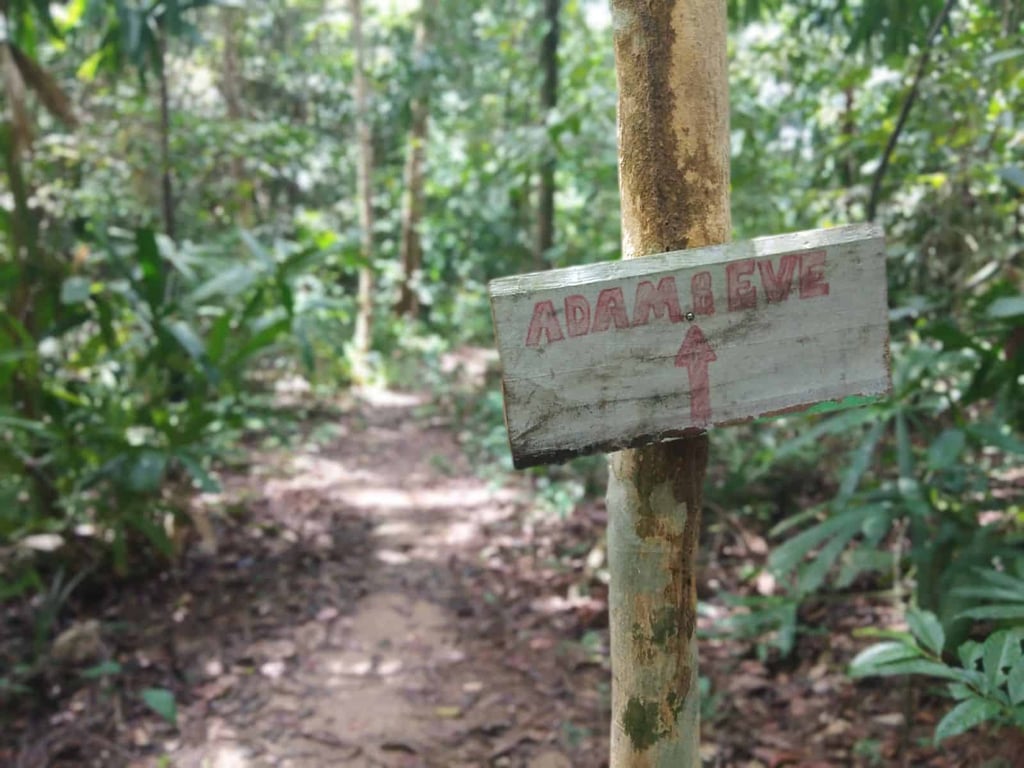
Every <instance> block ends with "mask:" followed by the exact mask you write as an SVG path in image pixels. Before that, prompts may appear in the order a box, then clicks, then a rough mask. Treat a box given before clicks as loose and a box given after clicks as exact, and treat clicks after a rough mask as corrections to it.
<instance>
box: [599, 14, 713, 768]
mask: <svg viewBox="0 0 1024 768" xmlns="http://www.w3.org/2000/svg"><path fill="white" fill-rule="evenodd" d="M612 23H613V29H614V37H615V65H616V72H617V78H618V88H619V100H618V125H619V129H618V130H619V187H620V194H621V199H622V244H623V256H624V258H635V257H639V256H645V255H648V254H652V253H658V252H662V251H671V250H676V249H680V248H695V247H699V246H703V245H712V244H716V243H723V242H726V241H727V240H728V239H729V236H730V229H731V227H730V219H729V105H728V101H729V97H728V77H727V62H726V34H727V20H726V4H725V2H724V0H717V1H715V2H710V1H709V0H675V1H674V2H672V1H665V2H654V3H652V2H646V1H644V0H613V2H612ZM707 453H708V442H707V435H706V434H704V433H701V434H695V435H693V436H692V437H687V438H684V439H681V440H676V441H672V442H667V443H661V444H658V445H654V446H651V447H647V448H640V449H635V450H628V451H621V452H619V453H616V454H613V455H612V456H611V457H610V460H609V463H610V472H609V480H608V511H609V528H608V552H609V566H610V569H611V597H610V613H611V619H610V620H611V636H612V639H611V645H612V648H611V655H612V676H613V683H612V739H611V766H612V768H625V767H626V766H661V767H667V766H672V768H691V766H698V765H699V764H700V757H699V744H700V739H699V729H700V717H699V692H698V691H699V687H698V684H697V680H698V677H697V650H696V644H695V631H696V589H695V563H696V551H697V542H698V538H699V532H700V507H701V488H702V485H703V481H704V473H705V469H706V466H707Z"/></svg>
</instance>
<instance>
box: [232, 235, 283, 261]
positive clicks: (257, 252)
mask: <svg viewBox="0 0 1024 768" xmlns="http://www.w3.org/2000/svg"><path fill="white" fill-rule="evenodd" d="M238 234H239V236H240V237H241V238H242V242H243V243H245V247H246V248H248V249H249V252H250V253H251V254H252V255H253V256H255V257H256V258H257V259H259V260H260V261H261V262H263V264H265V265H266V266H272V265H273V264H274V257H273V256H272V255H271V254H270V253H269V252H268V251H267V249H266V248H264V247H263V246H262V245H260V242H259V240H257V239H256V238H255V237H254V236H253V234H252V232H249V231H248V230H247V229H241V230H239V231H238Z"/></svg>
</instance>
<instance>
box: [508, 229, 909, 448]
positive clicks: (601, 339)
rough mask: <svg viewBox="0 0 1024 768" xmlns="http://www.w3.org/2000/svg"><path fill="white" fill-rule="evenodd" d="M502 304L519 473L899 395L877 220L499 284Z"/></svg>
mask: <svg viewBox="0 0 1024 768" xmlns="http://www.w3.org/2000/svg"><path fill="white" fill-rule="evenodd" d="M490 295H491V309H492V312H493V315H494V329H495V334H496V336H497V341H498V351H499V353H500V356H501V362H502V369H503V370H502V387H503V389H504V395H505V422H506V425H507V426H508V435H509V443H510V445H511V448H512V458H513V461H514V463H515V466H516V467H519V468H522V467H528V466H533V465H536V464H546V463H557V462H561V461H565V460H567V459H570V458H572V457H574V456H578V455H581V454H585V453H594V452H597V451H604V452H608V451H614V450H618V449H621V448H627V447H635V446H638V445H643V444H646V443H651V442H656V441H659V440H664V439H669V438H672V437H680V436H682V435H684V434H686V433H687V432H688V431H692V430H694V429H702V428H705V427H708V426H712V425H723V424H732V423H736V422H741V421H747V420H749V419H754V418H757V417H760V416H766V415H771V414H780V413H785V412H788V411H793V410H800V409H802V408H806V407H808V406H810V405H813V404H814V403H819V402H822V401H827V400H840V399H842V398H845V397H849V396H853V395H865V396H876V395H883V394H885V393H887V392H889V390H890V386H891V385H890V375H889V323H888V305H887V296H886V278H885V243H884V237H883V234H882V231H881V229H880V228H879V227H877V226H875V225H871V224H857V225H852V226H847V227H838V228H835V229H825V230H813V231H809V232H797V233H794V234H789V235H778V236H774V237H762V238H757V239H755V240H751V241H748V242H742V243H731V244H727V245H720V246H713V247H710V248H696V249H692V250H686V251H676V252H672V253H664V254H659V255H656V256H648V257H645V258H642V259H632V260H627V261H614V262H606V263H603V264H591V265H587V266H581V267H570V268H569V269H556V270H551V271H549V272H538V273H534V274H529V275H520V276H517V277H508V278H502V279H499V280H494V281H492V282H491V284H490Z"/></svg>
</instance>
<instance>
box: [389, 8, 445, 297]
mask: <svg viewBox="0 0 1024 768" xmlns="http://www.w3.org/2000/svg"><path fill="white" fill-rule="evenodd" d="M435 6H436V0H423V3H422V5H421V6H420V17H419V21H418V22H417V23H416V35H415V39H414V40H413V61H414V62H415V66H416V68H417V77H416V83H415V85H414V92H413V97H412V99H411V101H410V103H409V109H410V112H411V113H412V114H411V125H410V126H409V141H408V144H407V146H406V150H405V190H404V192H403V195H402V242H401V260H402V282H401V286H400V288H399V296H398V304H397V305H396V306H395V312H396V313H397V314H399V315H406V316H408V317H415V316H416V315H418V314H419V299H418V298H417V295H416V290H415V281H416V280H417V278H418V276H419V272H420V269H421V268H422V265H423V245H422V241H421V240H420V221H421V220H422V218H423V159H424V154H425V152H426V146H427V127H428V122H429V119H430V110H429V104H430V70H429V67H427V66H425V64H424V60H425V58H426V55H427V47H428V45H429V44H430V42H429V41H430V29H431V26H432V24H433V17H434V12H435V11H434V9H435Z"/></svg>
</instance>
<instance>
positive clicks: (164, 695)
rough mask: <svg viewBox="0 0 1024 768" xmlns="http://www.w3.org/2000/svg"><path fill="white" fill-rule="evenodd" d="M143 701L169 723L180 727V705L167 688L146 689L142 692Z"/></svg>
mask: <svg viewBox="0 0 1024 768" xmlns="http://www.w3.org/2000/svg"><path fill="white" fill-rule="evenodd" d="M142 700H143V701H144V702H145V703H146V706H147V707H149V708H150V709H152V710H153V711H154V712H156V713H157V714H158V715H160V717H162V718H163V719H164V720H166V721H167V722H168V723H170V724H171V725H173V726H177V725H178V704H177V702H176V701H175V699H174V694H173V693H172V692H171V691H169V690H167V689H166V688H146V689H144V690H143V691H142Z"/></svg>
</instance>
